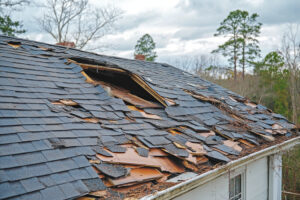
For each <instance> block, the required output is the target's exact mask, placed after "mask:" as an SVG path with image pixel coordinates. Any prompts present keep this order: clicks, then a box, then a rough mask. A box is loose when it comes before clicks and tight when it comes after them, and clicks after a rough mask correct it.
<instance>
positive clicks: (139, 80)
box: [69, 59, 167, 107]
mask: <svg viewBox="0 0 300 200" xmlns="http://www.w3.org/2000/svg"><path fill="white" fill-rule="evenodd" d="M69 61H70V62H72V63H75V64H78V65H79V66H81V67H82V68H83V69H90V68H92V69H97V70H100V71H101V70H104V71H115V72H120V73H123V74H128V76H130V77H131V79H132V80H133V81H135V82H136V83H137V84H138V85H140V86H141V87H142V88H144V89H145V90H146V91H147V92H148V93H149V94H150V95H152V96H153V97H154V98H155V99H156V100H157V101H158V102H160V103H161V104H162V105H163V106H164V107H166V106H167V104H166V103H165V100H164V98H163V97H161V96H160V95H159V94H158V93H157V92H156V91H155V90H153V89H152V88H151V87H150V86H149V85H148V84H147V83H146V82H145V81H144V80H143V79H142V78H141V77H140V76H139V75H137V74H134V73H130V72H128V71H126V70H123V69H121V68H115V67H108V66H101V65H91V64H84V63H78V62H76V61H74V60H71V59H69ZM83 75H84V76H85V77H86V78H87V81H88V82H91V80H92V79H91V78H88V76H87V74H86V73H84V74H83Z"/></svg>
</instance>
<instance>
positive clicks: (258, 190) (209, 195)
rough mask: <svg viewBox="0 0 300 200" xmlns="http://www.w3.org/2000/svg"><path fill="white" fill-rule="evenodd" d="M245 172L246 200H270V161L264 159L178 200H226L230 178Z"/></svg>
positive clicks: (232, 172) (209, 183)
mask: <svg viewBox="0 0 300 200" xmlns="http://www.w3.org/2000/svg"><path fill="white" fill-rule="evenodd" d="M240 172H244V173H245V174H244V178H245V180H246V183H245V184H246V185H245V189H246V192H245V195H246V200H267V198H268V159H267V158H262V159H260V160H257V161H254V162H252V163H250V164H248V165H246V166H243V167H240V168H238V169H235V170H232V171H230V174H229V173H227V174H224V175H222V176H220V177H218V178H216V179H214V180H212V181H209V182H207V183H205V184H204V185H202V186H199V187H197V188H195V189H193V190H191V191H189V192H187V193H185V194H183V195H181V196H178V197H176V198H175V199H176V200H182V199H188V200H194V199H195V200H196V199H197V200H202V199H203V200H226V199H228V196H229V194H228V192H229V178H230V177H232V176H234V175H236V174H239V173H240Z"/></svg>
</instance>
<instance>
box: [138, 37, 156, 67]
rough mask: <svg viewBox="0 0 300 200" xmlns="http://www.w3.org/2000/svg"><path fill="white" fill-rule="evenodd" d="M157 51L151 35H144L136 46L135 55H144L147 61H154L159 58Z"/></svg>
mask: <svg viewBox="0 0 300 200" xmlns="http://www.w3.org/2000/svg"><path fill="white" fill-rule="evenodd" d="M154 49H155V42H154V41H153V39H152V37H151V36H150V35H149V34H145V35H143V36H142V37H141V38H140V39H139V40H138V41H137V44H136V45H135V51H134V55H139V54H142V55H144V56H145V59H146V60H147V61H154V60H155V58H156V57H157V54H156V52H155V51H154Z"/></svg>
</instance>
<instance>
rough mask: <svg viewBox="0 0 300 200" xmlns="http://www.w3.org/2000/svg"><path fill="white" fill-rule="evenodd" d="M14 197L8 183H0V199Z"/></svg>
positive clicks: (13, 192)
mask: <svg viewBox="0 0 300 200" xmlns="http://www.w3.org/2000/svg"><path fill="white" fill-rule="evenodd" d="M15 195H16V193H15V191H14V190H12V189H11V188H10V184H9V183H0V199H5V198H8V197H11V196H15Z"/></svg>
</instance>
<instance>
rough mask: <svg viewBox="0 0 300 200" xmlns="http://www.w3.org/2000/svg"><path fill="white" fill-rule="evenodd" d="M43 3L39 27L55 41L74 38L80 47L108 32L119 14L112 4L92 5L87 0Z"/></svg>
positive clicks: (62, 0) (54, 0) (52, 0)
mask: <svg viewBox="0 0 300 200" xmlns="http://www.w3.org/2000/svg"><path fill="white" fill-rule="evenodd" d="M42 7H43V8H44V10H45V14H44V16H43V18H42V19H40V20H38V21H39V24H40V26H41V28H42V29H43V30H44V31H46V32H47V33H49V34H50V35H51V36H52V37H53V38H54V39H55V40H56V42H64V41H70V42H74V43H75V45H76V48H79V49H82V48H84V47H86V46H87V45H88V43H90V42H91V41H92V40H97V39H99V38H101V37H103V36H104V35H105V34H107V33H108V32H109V31H110V30H111V28H112V26H113V24H114V23H115V22H116V21H117V20H118V19H119V17H120V15H121V11H120V10H119V9H116V8H114V7H108V6H106V7H104V8H94V7H92V6H90V5H89V4H88V0H47V3H46V4H43V5H42Z"/></svg>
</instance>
